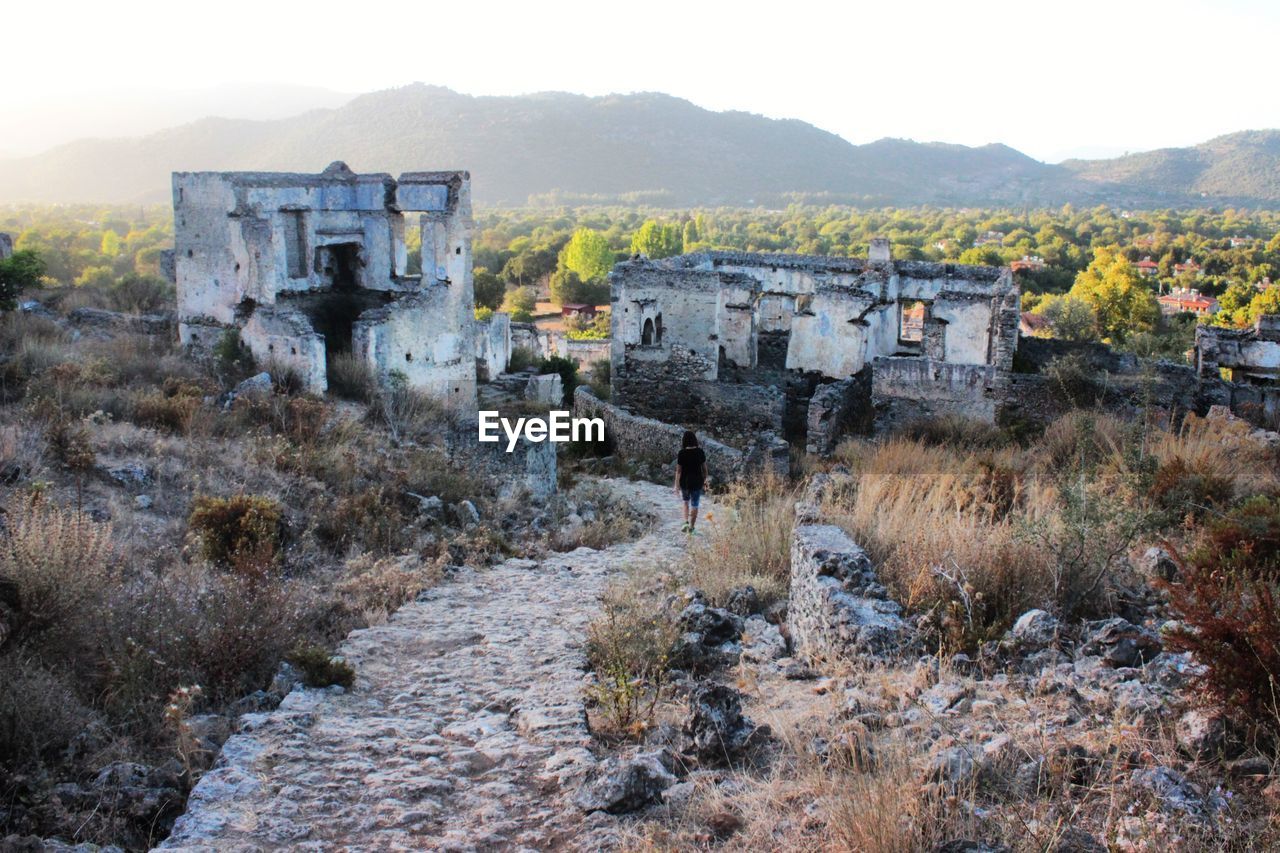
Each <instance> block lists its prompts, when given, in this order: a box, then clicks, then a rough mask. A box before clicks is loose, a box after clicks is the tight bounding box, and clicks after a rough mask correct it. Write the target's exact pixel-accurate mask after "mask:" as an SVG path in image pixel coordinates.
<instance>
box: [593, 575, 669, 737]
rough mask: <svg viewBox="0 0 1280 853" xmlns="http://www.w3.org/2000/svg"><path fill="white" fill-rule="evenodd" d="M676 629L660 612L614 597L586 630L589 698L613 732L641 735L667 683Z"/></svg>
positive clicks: (633, 735) (625, 734)
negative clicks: (592, 679) (590, 674)
mask: <svg viewBox="0 0 1280 853" xmlns="http://www.w3.org/2000/svg"><path fill="white" fill-rule="evenodd" d="M677 633H678V631H677V628H676V627H675V625H674V624H673V623H672V622H671V621H670V620H669V619H666V618H665V617H663V616H662V615H661V614H653V613H647V612H645V611H644V610H643V609H642V608H641V607H640V606H638V605H636V604H634V603H630V602H624V601H621V600H613V601H609V602H606V604H605V610H604V615H603V616H602V617H600V618H599V619H597V620H596V621H595V622H593V623H591V625H590V627H589V628H588V629H587V661H588V664H589V665H590V667H591V669H592V670H593V671H594V672H595V673H596V679H597V680H596V683H595V684H594V685H593V686H592V687H591V688H590V690H589V691H588V697H589V698H590V700H591V701H592V702H593V703H594V704H595V705H596V707H597V708H599V710H600V712H601V713H602V714H603V715H604V718H605V723H606V726H607V727H608V728H609V729H611V730H612V732H613V733H614V734H618V735H624V736H632V737H635V736H639V735H640V734H642V733H643V732H644V730H645V729H646V728H647V727H648V723H649V720H650V719H651V718H652V716H653V712H654V708H656V707H657V704H658V700H659V699H660V698H661V697H662V693H663V689H664V688H665V686H666V677H667V669H668V665H669V663H670V659H671V650H672V647H673V646H674V644H675V641H676V637H677Z"/></svg>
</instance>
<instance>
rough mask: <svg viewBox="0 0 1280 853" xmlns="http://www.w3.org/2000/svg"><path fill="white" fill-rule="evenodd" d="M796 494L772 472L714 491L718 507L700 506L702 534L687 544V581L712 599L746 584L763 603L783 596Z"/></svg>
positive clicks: (719, 600) (720, 598) (717, 600)
mask: <svg viewBox="0 0 1280 853" xmlns="http://www.w3.org/2000/svg"><path fill="white" fill-rule="evenodd" d="M797 497H798V491H797V489H796V487H795V486H793V485H792V484H790V483H788V482H787V481H786V480H784V479H782V478H780V477H778V476H776V475H773V474H770V475H768V476H764V477H760V478H757V479H754V480H746V481H740V482H736V483H733V484H731V485H730V486H729V487H728V489H727V490H726V491H725V492H723V493H720V494H717V495H715V497H714V502H715V507H716V508H715V509H704V510H703V513H704V514H703V515H702V517H701V518H700V519H699V522H698V530H699V531H700V538H698V539H696V540H695V541H694V543H693V545H692V546H691V547H690V558H689V561H688V565H687V567H686V571H687V574H688V579H689V582H690V583H691V584H693V585H694V586H696V587H698V588H699V589H701V590H702V591H703V592H705V593H706V594H707V596H708V597H709V598H710V599H711V601H712V602H715V603H722V602H723V601H724V599H725V598H726V597H727V596H728V594H729V592H730V591H731V590H733V589H734V588H736V587H741V586H745V585H747V584H750V585H751V586H754V587H755V588H756V592H757V593H759V595H760V598H761V601H762V602H764V603H766V604H767V603H768V602H771V601H776V600H778V599H780V598H785V597H786V594H787V586H788V584H789V583H790V577H791V532H792V530H793V529H794V528H795V503H796V500H797Z"/></svg>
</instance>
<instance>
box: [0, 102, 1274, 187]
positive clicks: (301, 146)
mask: <svg viewBox="0 0 1280 853" xmlns="http://www.w3.org/2000/svg"><path fill="white" fill-rule="evenodd" d="M334 160H343V161H345V162H346V163H347V164H348V165H350V166H351V167H352V168H353V169H355V170H356V171H385V172H390V173H392V174H397V173H399V172H404V171H416V170H425V169H455V168H465V169H469V170H470V172H471V175H472V189H473V194H474V197H475V200H476V202H477V203H478V204H481V205H489V206H514V205H524V204H528V203H530V202H531V201H532V202H534V203H549V202H555V203H590V202H618V201H622V202H637V203H646V204H650V205H654V206H660V207H661V206H694V205H765V206H770V207H775V206H780V205H783V204H785V203H787V202H788V201H807V202H818V203H825V202H829V203H847V204H861V205H898V206H902V205H915V204H932V205H949V206H1043V205H1058V204H1062V203H1066V202H1070V203H1074V204H1083V205H1092V204H1108V205H1115V206H1123V207H1136V208H1141V207H1182V206H1206V205H1214V206H1225V205H1235V206H1247V207H1267V208H1273V207H1280V131H1276V130H1251V131H1243V132H1240V133H1234V134H1230V135H1227V136H1221V137H1218V138H1216V139H1213V140H1210V141H1208V142H1205V143H1203V144H1200V145H1196V146H1194V147H1190V148H1169V149H1162V150H1158V151H1149V152H1144V153H1140V154H1129V155H1126V156H1123V157H1117V158H1112V159H1105V160H1069V161H1066V162H1064V163H1061V164H1057V165H1050V164H1046V163H1041V162H1039V161H1037V160H1034V159H1032V158H1030V157H1028V156H1026V155H1025V154H1022V153H1020V152H1018V151H1016V150H1014V149H1012V148H1009V147H1008V146H1005V145H999V144H992V145H984V146H980V147H968V146H963V145H950V144H944V143H935V142H929V143H920V142H913V141H909V140H902V139H881V140H879V141H876V142H872V143H868V144H865V145H855V144H852V143H850V142H848V141H846V140H844V139H842V138H841V137H839V136H836V135H835V134H833V133H829V132H827V131H824V130H821V129H819V128H817V127H814V126H813V125H811V124H807V123H805V122H802V121H798V120H794V119H770V118H765V117H763V116H759V115H754V114H750V113H744V112H713V111H710V110H705V109H702V108H700V107H698V106H695V105H694V104H691V103H689V102H688V101H685V100H682V99H679V98H675V97H672V96H669V95H663V94H657V93H640V94H633V95H609V96H604V97H587V96H584V95H572V94H565V93H541V94H533V95H520V96H501V97H488V96H481V97H477V96H470V95H462V94H459V93H457V92H453V91H451V90H449V89H445V88H442V87H438V86H428V85H423V84H413V85H411V86H405V87H401V88H397V89H388V90H384V91H380V92H373V93H370V94H367V95H360V96H358V97H355V98H353V99H351V100H350V101H348V102H346V103H345V104H343V105H341V106H338V107H333V108H324V109H313V110H310V111H307V112H303V113H301V114H298V115H293V116H290V117H288V118H277V119H270V120H254V119H227V118H204V119H200V120H198V121H194V122H191V123H188V124H182V125H179V126H176V127H172V128H169V129H166V130H162V131H159V132H155V133H151V134H148V135H145V136H141V137H137V138H116V139H82V140H79V141H76V142H71V143H67V144H64V145H59V146H57V147H54V148H51V149H49V150H47V151H45V152H44V153H41V154H38V155H35V156H29V157H22V158H10V159H5V160H0V202H17V201H38V202H84V201H93V202H138V203H143V202H157V201H165V200H167V199H168V198H169V173H170V172H172V171H200V170H224V169H225V170H236V169H243V170H280V171H312V172H315V171H320V170H321V169H323V168H324V167H325V166H326V165H328V164H329V163H330V162H331V161H334Z"/></svg>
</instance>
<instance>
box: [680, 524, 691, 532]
mask: <svg viewBox="0 0 1280 853" xmlns="http://www.w3.org/2000/svg"><path fill="white" fill-rule="evenodd" d="M680 532H681V533H692V532H693V528H692V527H690V526H689V522H687V521H686V522H685V523H684V524H683V525H682V526H681V528H680Z"/></svg>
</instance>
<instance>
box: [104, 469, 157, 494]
mask: <svg viewBox="0 0 1280 853" xmlns="http://www.w3.org/2000/svg"><path fill="white" fill-rule="evenodd" d="M107 477H108V478H110V479H111V481H112V482H114V483H116V484H118V485H121V486H124V487H125V488H126V489H140V488H142V487H143V486H145V485H147V484H148V483H150V482H151V472H150V471H149V470H147V466H145V465H142V464H140V463H137V462H131V463H129V464H127V465H120V466H117V467H115V468H108V469H107Z"/></svg>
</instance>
